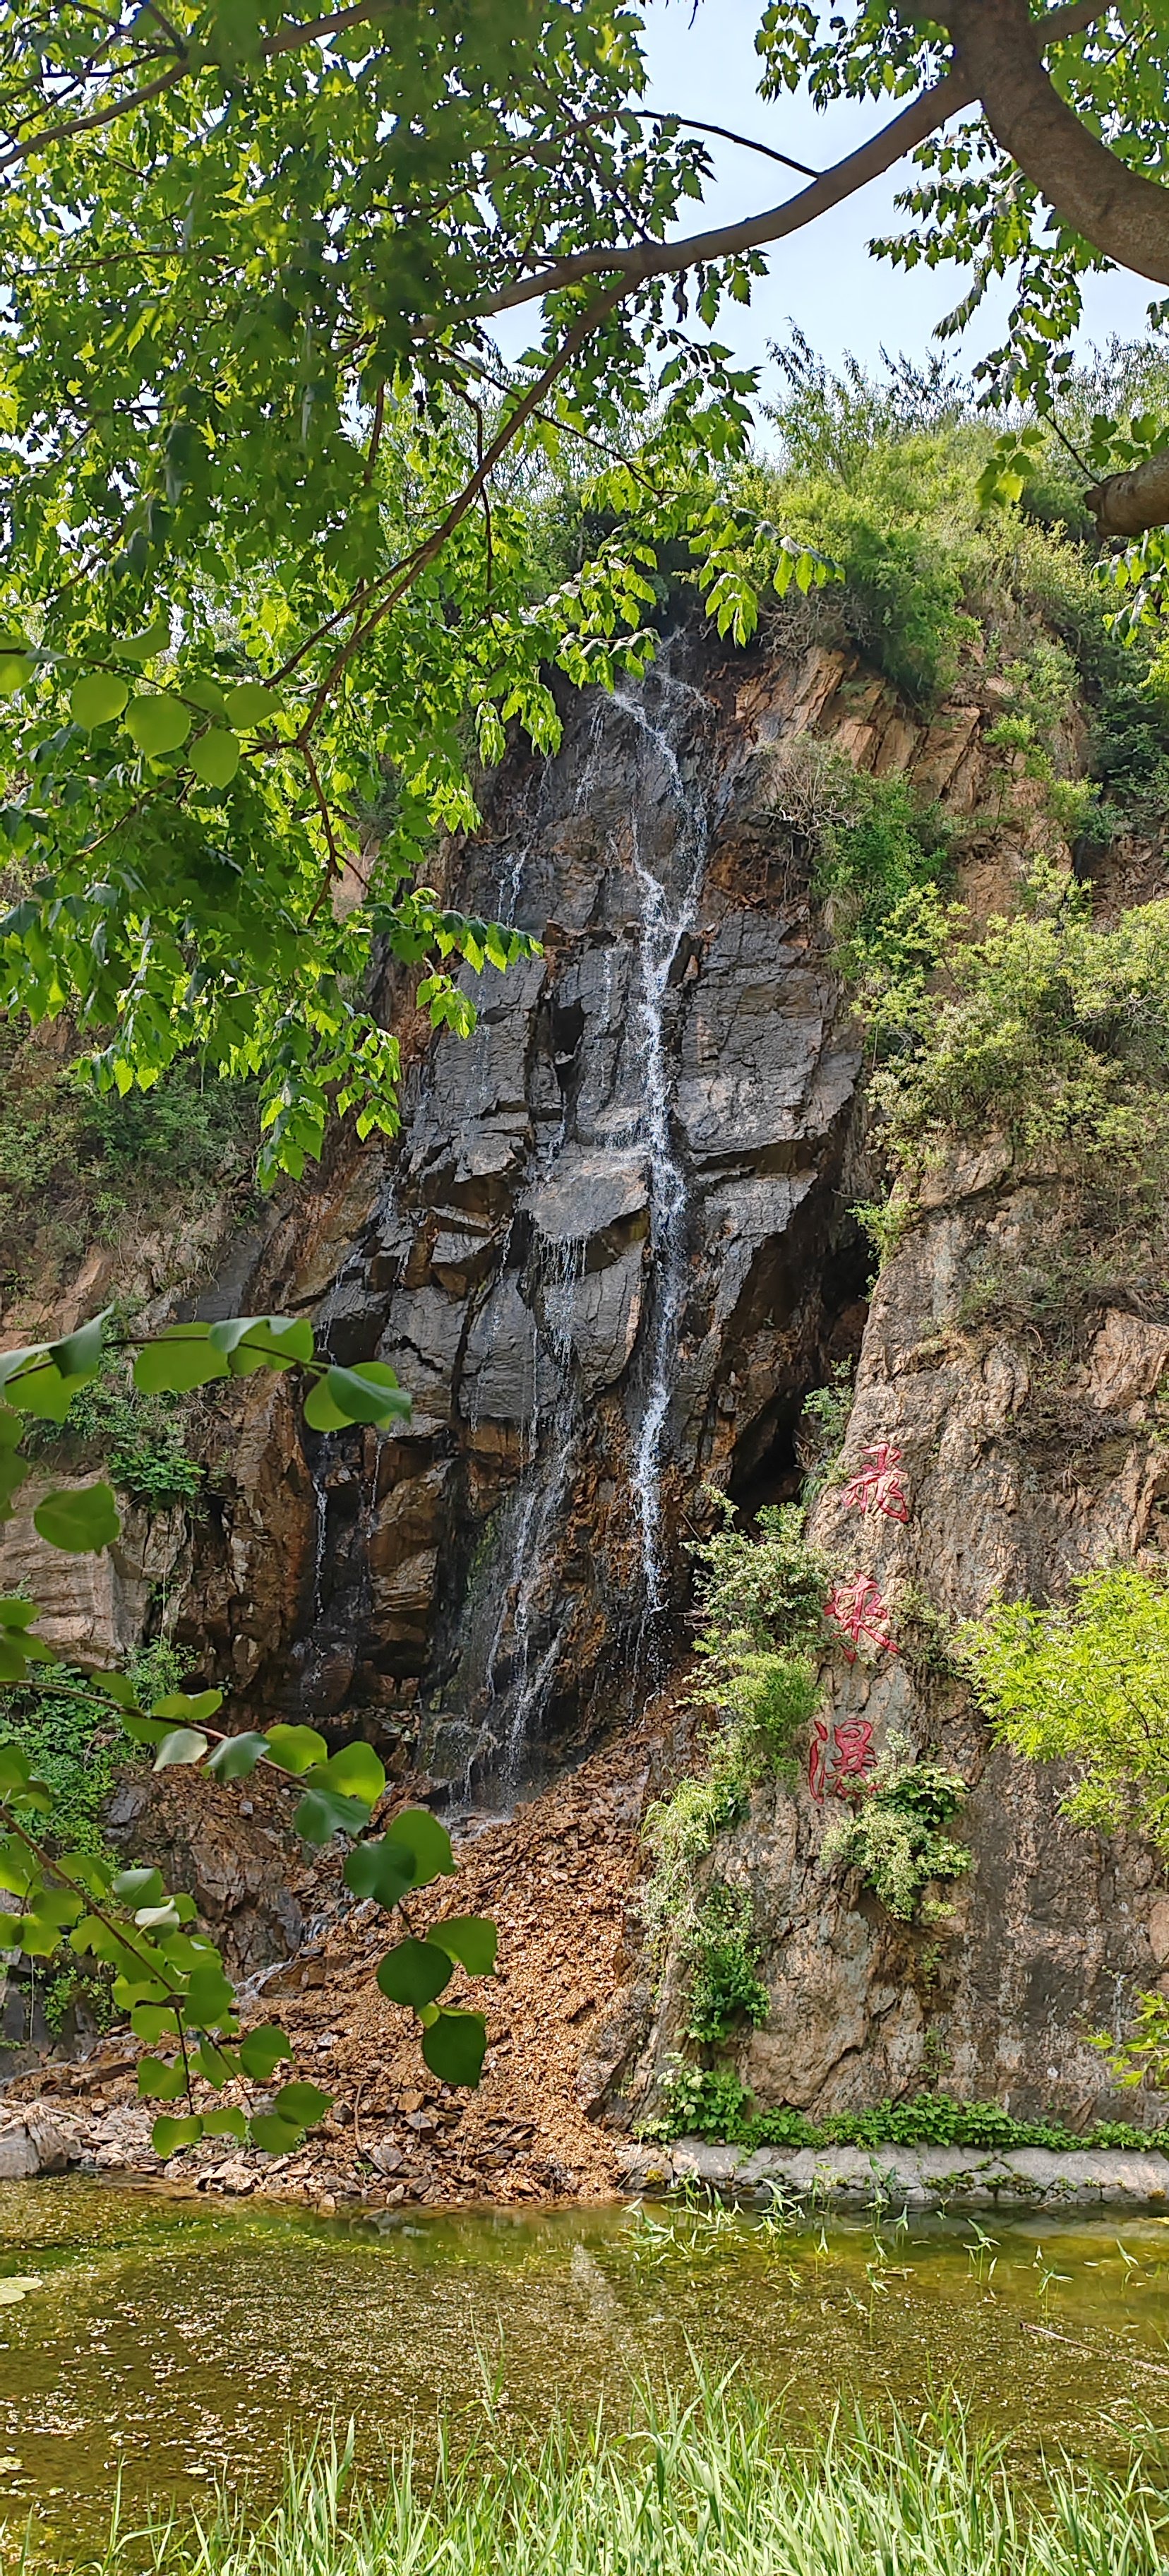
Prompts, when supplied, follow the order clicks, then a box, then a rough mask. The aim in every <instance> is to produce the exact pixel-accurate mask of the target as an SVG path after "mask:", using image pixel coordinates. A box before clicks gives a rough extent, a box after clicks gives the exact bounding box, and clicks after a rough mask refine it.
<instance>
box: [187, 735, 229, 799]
mask: <svg viewBox="0 0 1169 2576" xmlns="http://www.w3.org/2000/svg"><path fill="white" fill-rule="evenodd" d="M191 767H192V769H193V770H194V772H195V776H196V778H201V779H202V781H203V785H204V786H205V787H229V786H230V784H231V781H232V779H233V778H234V776H235V773H236V771H237V769H238V768H239V737H238V735H237V734H234V733H229V732H228V731H227V728H226V726H222V725H215V726H213V727H212V729H211V731H210V733H201V734H200V736H199V739H198V741H197V742H196V743H193V744H192V746H191Z"/></svg>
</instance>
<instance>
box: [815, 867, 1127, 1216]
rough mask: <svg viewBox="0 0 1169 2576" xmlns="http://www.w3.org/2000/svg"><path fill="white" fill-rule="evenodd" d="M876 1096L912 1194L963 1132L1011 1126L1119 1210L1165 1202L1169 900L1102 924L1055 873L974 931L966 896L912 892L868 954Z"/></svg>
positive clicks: (1017, 1136) (1022, 1151)
mask: <svg viewBox="0 0 1169 2576" xmlns="http://www.w3.org/2000/svg"><path fill="white" fill-rule="evenodd" d="M861 1007H862V1011H863V1015H864V1018H865V1021H866V1024H867V1027H868V1030H869V1033H870V1037H871V1040H872V1043H873V1046H874V1048H875V1049H876V1050H877V1052H878V1054H879V1056H880V1058H881V1061H880V1062H879V1063H878V1066H877V1069H876V1071H875V1073H874V1076H873V1081H872V1085H871V1093H870V1097H871V1100H872V1105H873V1110H874V1114H875V1117H876V1121H877V1124H878V1128H879V1131H880V1134H881V1137H882V1141H883V1143H884V1146H885V1150H886V1152H887V1153H888V1155H889V1158H890V1160H891V1162H892V1165H893V1168H894V1171H895V1173H896V1174H897V1178H898V1187H899V1194H900V1196H901V1197H902V1199H904V1200H907V1201H908V1202H910V1203H911V1202H912V1198H913V1194H914V1191H915V1189H916V1187H917V1185H918V1184H919V1183H920V1181H921V1179H922V1177H923V1175H924V1174H925V1172H927V1171H928V1170H929V1168H930V1166H931V1165H932V1164H936V1163H937V1162H939V1161H940V1160H941V1159H942V1158H943V1157H944V1155H945V1153H946V1152H947V1150H948V1149H949V1148H950V1147H951V1146H952V1145H953V1144H954V1143H955V1141H957V1140H959V1139H962V1138H968V1137H977V1138H985V1137H987V1136H988V1135H994V1134H996V1133H997V1134H1001V1135H1004V1136H1005V1137H1006V1139H1007V1140H1008V1142H1009V1144H1010V1146H1011V1149H1012V1151H1013V1152H1014V1154H1015V1155H1016V1156H1017V1157H1018V1158H1019V1159H1021V1160H1022V1161H1030V1162H1038V1164H1039V1165H1040V1167H1041V1168H1042V1169H1044V1170H1050V1169H1052V1168H1055V1169H1057V1170H1064V1171H1066V1172H1067V1173H1068V1174H1069V1175H1070V1176H1071V1177H1073V1178H1078V1179H1081V1180H1083V1181H1084V1182H1086V1183H1090V1184H1091V1185H1092V1187H1093V1189H1094V1191H1095V1192H1096V1193H1097V1194H1098V1195H1101V1196H1103V1197H1106V1198H1107V1199H1109V1200H1110V1202H1111V1203H1112V1204H1113V1205H1114V1206H1115V1208H1116V1210H1117V1212H1118V1214H1119V1213H1121V1212H1123V1213H1125V1214H1130V1213H1133V1212H1135V1211H1138V1210H1140V1209H1141V1208H1147V1209H1159V1207H1160V1204H1161V1199H1162V1194H1163V1190H1164V1184H1165V1178H1166V1173H1167V1171H1169V1085H1167V1082H1166V1076H1167V1074H1169V902H1166V901H1161V902H1158V903H1150V904H1144V905H1141V906H1139V907H1137V908H1136V909H1134V910H1132V911H1129V912H1124V913H1122V914H1121V915H1120V917H1119V919H1118V920H1117V921H1116V922H1115V924H1113V925H1111V926H1107V927H1103V928H1099V929H1097V928H1096V927H1095V926H1094V925H1093V922H1092V919H1091V915H1090V908H1089V900H1088V896H1087V893H1086V891H1085V889H1083V888H1082V887H1079V886H1077V885H1076V884H1074V883H1073V882H1072V881H1070V880H1069V879H1068V878H1067V877H1066V876H1063V875H1061V874H1060V873H1059V872H1058V871H1057V870H1055V869H1054V868H1050V867H1047V866H1041V867H1039V868H1037V869H1036V870H1035V871H1034V872H1033V874H1032V877H1031V879H1030V883H1029V886H1028V889H1027V897H1026V901H1025V905H1024V908H1023V910H1022V911H1021V912H1019V913H1018V914H1016V915H1015V916H1014V917H1013V918H1011V919H1006V918H1004V917H1002V916H997V915H996V916H995V917H993V918H992V919H991V920H990V921H989V922H988V924H987V927H986V930H985V932H984V933H983V934H982V936H981V937H979V938H974V937H972V936H971V935H970V923H969V920H968V917H967V915H966V914H965V912H964V911H963V909H962V908H961V907H960V906H958V905H946V904H943V903H942V902H941V900H940V898H939V897H938V895H937V893H936V891H935V890H934V889H932V888H927V889H925V890H922V891H920V892H918V893H916V894H913V895H910V896H908V897H907V898H906V899H905V901H904V902H903V903H902V904H901V905H900V906H899V907H898V909H897V911H896V913H895V914H894V916H893V918H892V920H891V922H890V923H889V924H888V925H887V926H886V929H885V932H884V934H883V939H882V945H881V951H880V953H878V952H877V951H876V950H873V951H871V952H870V957H869V962H868V969H867V972H866V975H865V978H864V982H863V985H862V992H861Z"/></svg>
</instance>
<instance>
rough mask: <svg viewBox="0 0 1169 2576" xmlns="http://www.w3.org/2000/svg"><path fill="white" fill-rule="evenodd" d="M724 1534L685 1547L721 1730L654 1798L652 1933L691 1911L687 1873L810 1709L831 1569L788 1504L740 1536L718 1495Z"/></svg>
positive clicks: (649, 1837)
mask: <svg viewBox="0 0 1169 2576" xmlns="http://www.w3.org/2000/svg"><path fill="white" fill-rule="evenodd" d="M714 1499H715V1501H716V1502H717V1504H718V1506H719V1513H720V1521H721V1526H719V1527H716V1529H715V1530H714V1532H713V1533H712V1535H711V1537H710V1538H708V1539H703V1540H701V1541H699V1542H697V1543H696V1544H695V1546H694V1548H693V1550H692V1553H693V1555H694V1556H695V1557H696V1559H697V1561H698V1566H699V1579H698V1611H697V1616H698V1617H699V1618H700V1619H701V1621H702V1623H703V1624H702V1627H701V1629H700V1632H699V1635H698V1637H697V1638H696V1640H695V1647H696V1652H697V1653H698V1654H699V1655H700V1656H701V1657H702V1659H703V1663H704V1666H705V1670H704V1672H703V1675H702V1678H701V1680H700V1681H699V1682H697V1683H696V1684H695V1686H694V1690H693V1693H692V1696H693V1697H694V1699H695V1700H697V1701H698V1702H699V1703H700V1705H701V1706H703V1707H705V1708H709V1709H711V1710H712V1711H713V1713H714V1716H715V1718H716V1721H717V1723H716V1726H715V1728H714V1731H713V1732H712V1734H711V1737H710V1740H709V1743H708V1745H707V1748H706V1759H705V1766H704V1770H703V1772H702V1773H701V1774H698V1775H695V1776H691V1777H689V1778H687V1779H685V1780H682V1781H680V1782H679V1784H678V1786H677V1788H676V1789H675V1790H673V1791H672V1792H671V1794H670V1796H669V1797H668V1798H663V1799H658V1800H656V1801H655V1803H654V1804H653V1805H652V1806H651V1807H650V1808H649V1810H648V1813H647V1815H646V1820H645V1828H644V1830H645V1838H646V1841H647V1842H648V1844H649V1847H650V1849H651V1851H652V1852H653V1853H654V1856H655V1864H656V1865H655V1868H654V1871H653V1874H652V1876H651V1878H650V1881H649V1885H648V1888H647V1890H646V1895H645V1900H644V1903H645V1915H646V1921H647V1923H648V1924H649V1926H650V1929H651V1930H652V1931H654V1932H656V1933H661V1932H662V1930H663V1929H664V1927H665V1925H666V1924H667V1923H668V1922H669V1921H671V1920H672V1919H677V1918H682V1917H686V1916H687V1915H691V1914H692V1912H693V1902H694V1873H695V1869H696V1867H697V1865H698V1863H699V1862H700V1861H701V1860H702V1858H703V1856H704V1854H705V1853H706V1852H708V1851H709V1850H710V1847H711V1844H712V1843H713V1842H714V1841H715V1839H716V1837H717V1836H718V1835H719V1834H720V1833H722V1832H724V1831H725V1829H726V1827H727V1826H728V1825H732V1824H736V1823H737V1822H738V1820H739V1818H740V1817H741V1816H743V1815H744V1814H745V1813H746V1809H747V1805H748V1801H749V1799H750V1794H751V1791H752V1789H753V1788H754V1787H755V1786H756V1784H757V1783H758V1782H759V1781H760V1780H762V1779H765V1778H766V1777H767V1776H768V1775H769V1774H771V1775H773V1776H774V1775H775V1774H776V1773H777V1772H781V1771H782V1770H783V1769H784V1768H785V1766H787V1765H789V1764H790V1762H791V1759H792V1746H793V1742H794V1739H795V1736H796V1734H797V1733H798V1731H799V1729H800V1727H801V1726H805V1725H806V1724H807V1722H808V1720H809V1718H810V1717H811V1716H812V1713H813V1710H814V1708H815V1704H816V1657H815V1654H814V1652H813V1648H814V1647H815V1646H818V1644H819V1641H820V1638H821V1636H822V1634H823V1605H824V1599H825V1595H826V1592H827V1588H828V1570H827V1566H826V1564H825V1561H824V1559H823V1558H822V1557H821V1556H820V1555H819V1553H818V1551H817V1550H815V1549H814V1548H811V1547H809V1545H808V1543H807V1540H806V1539H805V1537H804V1534H803V1515H802V1512H801V1510H800V1508H799V1506H798V1505H796V1504H794V1503H785V1504H767V1505H765V1506H764V1509H763V1510H762V1511H761V1512H760V1514H759V1521H758V1527H759V1533H760V1534H759V1537H758V1538H757V1539H751V1538H749V1537H748V1535H747V1534H746V1532H745V1531H743V1530H737V1529H736V1528H735V1527H734V1525H733V1523H734V1509H733V1506H732V1505H731V1504H730V1503H729V1502H728V1501H727V1499H726V1497H725V1495H717V1496H715V1497H714Z"/></svg>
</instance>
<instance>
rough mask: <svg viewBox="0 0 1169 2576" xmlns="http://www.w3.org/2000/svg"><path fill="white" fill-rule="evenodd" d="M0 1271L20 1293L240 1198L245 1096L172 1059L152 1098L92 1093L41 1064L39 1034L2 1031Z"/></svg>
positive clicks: (72, 1071)
mask: <svg viewBox="0 0 1169 2576" xmlns="http://www.w3.org/2000/svg"><path fill="white" fill-rule="evenodd" d="M0 1065H2V1069H3V1073H4V1077H5V1079H4V1084H3V1094H2V1097H0V1273H2V1274H3V1275H4V1276H5V1277H6V1278H7V1279H8V1280H9V1281H10V1282H13V1283H20V1282H22V1281H24V1280H25V1279H26V1278H28V1277H30V1276H35V1277H36V1278H37V1280H38V1282H40V1281H42V1280H43V1278H44V1274H45V1270H46V1265H49V1264H51V1263H52V1262H53V1261H56V1262H57V1263H58V1264H60V1263H63V1262H66V1261H70V1260H76V1259H78V1258H79V1257H80V1255H81V1254H82V1253H83V1252H84V1251H85V1250H86V1249H87V1247H89V1246H90V1245H92V1244H93V1243H114V1242H116V1241H118V1240H119V1238H120V1237H121V1236H122V1235H123V1234H124V1232H125V1230H126V1228H127V1226H128V1225H129V1224H130V1223H131V1221H132V1220H133V1218H134V1217H135V1216H140V1217H145V1218H146V1220H147V1221H148V1222H149V1223H150V1224H152V1225H153V1224H154V1223H156V1222H157V1221H158V1218H159V1216H160V1214H161V1213H163V1212H165V1215H166V1217H167V1219H168V1220H169V1221H172V1222H173V1219H174V1216H175V1212H176V1210H177V1209H181V1208H183V1207H184V1206H189V1205H190V1204H191V1203H192V1202H194V1201H197V1200H198V1199H199V1198H200V1197H201V1196H203V1195H205V1194H206V1193H207V1192H208V1191H211V1192H214V1191H216V1190H218V1189H222V1188H225V1187H229V1188H233V1189H236V1190H238V1189H239V1187H240V1185H241V1183H243V1184H246V1182H247V1179H248V1175H249V1174H250V1172H251V1169H252V1166H253V1162H254V1156H255V1143H256V1122H255V1104H254V1098H253V1086H250V1085H247V1084H243V1083H236V1082H229V1081H227V1080H225V1079H218V1078H215V1077H213V1076H207V1077H206V1078H205V1077H204V1075H203V1072H202V1069H201V1068H200V1066H199V1065H198V1064H197V1063H195V1062H194V1060H193V1059H191V1058H182V1059H181V1060H180V1061H179V1062H178V1063H177V1064H175V1065H173V1066H172V1067H171V1068H170V1070H169V1072H168V1073H166V1074H164V1075H163V1076H162V1078H161V1079H160V1081H159V1082H157V1083H156V1084H155V1086H154V1088H153V1089H152V1090H150V1091H133V1092H131V1093H129V1095H128V1096H127V1098H126V1099H125V1100H122V1099H119V1097H118V1096H117V1094H116V1093H114V1092H110V1093H98V1092H95V1091H94V1090H93V1088H92V1085H91V1084H90V1083H89V1081H88V1080H87V1079H86V1077H85V1075H84V1074H83V1073H82V1072H81V1071H79V1070H78V1069H77V1068H74V1067H71V1066H70V1067H66V1068H65V1069H64V1070H63V1071H61V1070H57V1069H56V1068H55V1067H54V1066H52V1064H51V1063H46V1060H45V1054H44V1050H43V1047H42V1045H41V1042H40V1040H39V1037H38V1034H37V1033H36V1032H35V1031H34V1033H33V1035H32V1037H31V1038H29V1037H28V1036H26V1035H25V1036H22V1034H21V1031H20V1029H19V1027H18V1026H17V1025H16V1024H15V1023H12V1022H9V1023H8V1024H7V1025H6V1026H3V1027H0Z"/></svg>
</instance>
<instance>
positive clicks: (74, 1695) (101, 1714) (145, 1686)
mask: <svg viewBox="0 0 1169 2576" xmlns="http://www.w3.org/2000/svg"><path fill="white" fill-rule="evenodd" d="M126 1669H127V1672H128V1675H129V1678H130V1680H131V1682H132V1684H133V1687H134V1689H135V1691H136V1692H137V1693H138V1695H139V1697H140V1698H142V1699H143V1700H144V1702H145V1704H146V1705H147V1706H149V1704H150V1700H151V1699H156V1698H159V1697H160V1696H161V1694H162V1693H163V1692H164V1691H168V1690H173V1689H174V1688H175V1687H176V1685H177V1683H178V1681H179V1679H180V1677H181V1674H182V1670H183V1667H182V1665H181V1663H180V1662H179V1658H178V1656H177V1655H176V1653H175V1651H174V1648H173V1646H171V1645H170V1644H169V1643H168V1641H167V1640H166V1639H165V1638H156V1639H155V1640H154V1641H153V1643H152V1644H150V1645H148V1646H142V1647H139V1648H138V1650H137V1651H136V1653H135V1654H133V1655H131V1656H130V1657H129V1658H128V1659H127V1666H126ZM46 1670H47V1671H48V1674H49V1678H48V1679H47V1680H46V1681H44V1682H41V1683H37V1684H35V1685H34V1684H31V1683H30V1684H27V1685H25V1684H22V1685H20V1686H19V1687H17V1688H15V1689H11V1690H5V1691H0V1744H13V1743H15V1744H19V1745H20V1746H21V1747H22V1749H23V1751H24V1752H25V1753H27V1754H28V1756H29V1758H30V1760H31V1762H32V1764H33V1767H34V1769H35V1770H36V1772H37V1773H38V1774H39V1776H40V1777H41V1778H42V1779H43V1780H47V1781H48V1784H49V1787H50V1788H51V1790H52V1792H53V1839H54V1841H55V1843H56V1845H57V1847H58V1848H59V1849H61V1850H63V1851H66V1850H67V1851H88V1852H98V1853H104V1851H105V1849H106V1845H105V1842H104V1839H103V1835H102V1831H101V1817H102V1813H103V1810H104V1808H105V1805H106V1802H107V1800H108V1798H109V1796H110V1792H111V1790H112V1788H113V1785H114V1781H115V1778H116V1776H117V1772H118V1769H119V1767H120V1766H121V1765H122V1764H124V1763H126V1762H134V1761H138V1760H140V1759H141V1752H140V1748H139V1747H138V1746H137V1745H135V1744H133V1743H132V1742H131V1739H130V1737H129V1736H128V1735H126V1734H125V1733H124V1732H123V1729H122V1726H121V1724H120V1722H119V1719H118V1712H117V1709H116V1708H115V1706H114V1703H113V1701H112V1700H110V1699H108V1698H107V1697H106V1694H105V1692H104V1691H98V1690H94V1689H93V1688H92V1687H91V1686H90V1684H89V1683H88V1682H87V1680H86V1677H85V1674H84V1673H82V1672H77V1671H75V1670H74V1669H73V1667H72V1666H71V1665H68V1664H57V1665H54V1666H51V1667H46Z"/></svg>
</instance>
